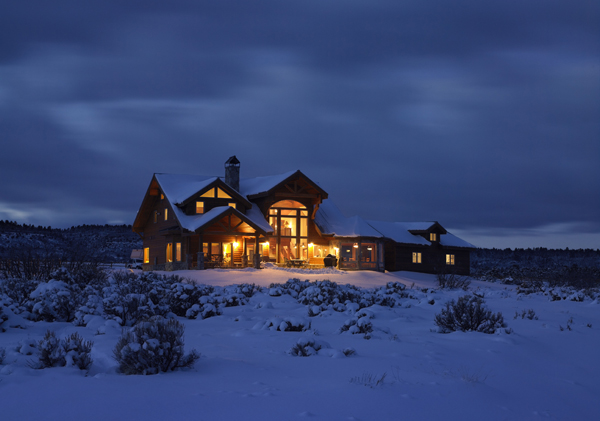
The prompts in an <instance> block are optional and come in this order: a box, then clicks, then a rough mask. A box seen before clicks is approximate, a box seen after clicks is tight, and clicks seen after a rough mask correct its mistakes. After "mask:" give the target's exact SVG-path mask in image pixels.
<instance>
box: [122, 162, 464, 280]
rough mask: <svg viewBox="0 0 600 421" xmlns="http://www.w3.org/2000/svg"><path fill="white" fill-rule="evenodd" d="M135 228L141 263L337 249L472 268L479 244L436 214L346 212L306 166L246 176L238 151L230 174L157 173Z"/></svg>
mask: <svg viewBox="0 0 600 421" xmlns="http://www.w3.org/2000/svg"><path fill="white" fill-rule="evenodd" d="M133 230H134V231H135V232H137V233H138V234H139V235H140V236H141V237H142V239H143V243H144V248H143V250H144V251H143V259H144V263H143V267H144V270H180V269H192V268H196V269H206V268H211V267H245V266H255V267H259V265H260V262H261V261H262V262H272V263H275V264H278V265H296V264H301V265H306V264H308V265H311V266H312V267H320V266H323V264H324V258H325V257H326V256H328V255H335V256H336V257H337V262H338V267H339V268H340V269H344V270H378V271H383V270H391V271H394V270H409V271H417V272H428V273H436V272H439V271H452V272H454V273H458V274H468V273H469V266H470V260H469V252H470V250H471V249H472V248H473V246H472V245H471V244H469V243H467V242H465V241H463V240H461V239H459V238H457V237H455V236H453V235H452V234H450V233H448V232H447V231H446V230H445V229H444V228H443V227H442V226H441V225H440V224H439V223H437V222H423V223H400V222H381V221H366V220H364V219H362V218H360V217H358V216H354V217H351V218H347V217H345V216H344V215H343V214H342V212H341V211H340V210H339V209H338V208H337V206H335V204H334V203H333V202H332V201H331V200H330V199H329V195H328V194H327V192H326V191H324V190H323V189H322V188H321V187H320V186H319V185H318V184H317V183H315V182H313V181H312V180H311V179H310V178H308V177H307V176H306V175H305V174H303V173H302V172H301V171H292V172H288V173H285V174H280V175H275V176H268V177H255V178H245V179H244V178H240V162H239V160H238V159H237V158H236V157H235V156H232V157H231V158H229V159H228V160H227V162H226V163H225V177H208V176H194V175H175V174H154V175H153V177H152V180H151V181H150V185H149V187H148V189H147V191H146V194H145V196H144V199H143V201H142V204H141V206H140V209H139V211H138V213H137V216H136V218H135V221H134V223H133Z"/></svg>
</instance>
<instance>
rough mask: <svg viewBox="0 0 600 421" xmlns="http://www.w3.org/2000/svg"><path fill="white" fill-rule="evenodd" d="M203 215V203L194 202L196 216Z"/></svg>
mask: <svg viewBox="0 0 600 421" xmlns="http://www.w3.org/2000/svg"><path fill="white" fill-rule="evenodd" d="M203 213H204V202H196V214H198V215H200V214H203Z"/></svg>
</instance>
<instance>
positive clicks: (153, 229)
mask: <svg viewBox="0 0 600 421" xmlns="http://www.w3.org/2000/svg"><path fill="white" fill-rule="evenodd" d="M165 208H166V209H168V211H167V212H168V219H167V220H166V221H165V219H164V212H165ZM155 211H156V212H157V222H156V223H155V222H154V212H155ZM171 227H177V222H176V220H175V217H174V215H173V209H171V206H170V205H169V202H168V201H167V200H166V199H162V200H161V199H160V196H157V197H156V200H155V202H154V203H153V205H152V212H151V213H150V217H149V218H148V221H146V225H145V227H144V240H143V243H144V248H146V247H149V248H150V263H149V264H150V265H155V264H158V265H164V264H165V263H167V259H166V257H167V243H168V242H171V241H173V237H171V238H170V239H167V237H166V236H165V235H164V234H161V233H160V231H161V230H166V229H168V228H171ZM182 243H183V241H182ZM182 248H183V244H182ZM182 254H183V250H182ZM146 265H148V264H146Z"/></svg>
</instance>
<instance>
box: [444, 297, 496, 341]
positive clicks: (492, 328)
mask: <svg viewBox="0 0 600 421" xmlns="http://www.w3.org/2000/svg"><path fill="white" fill-rule="evenodd" d="M483 303H484V301H483V300H482V299H481V298H479V297H476V296H471V295H464V296H462V297H460V298H459V299H458V301H456V302H455V301H454V300H451V301H450V302H447V303H446V307H445V308H444V309H442V312H441V313H439V314H436V315H435V319H434V321H435V324H436V325H437V326H438V327H439V331H440V332H441V333H449V332H454V331H457V330H460V331H463V332H470V331H474V332H482V333H488V334H491V333H494V332H496V329H498V328H501V327H505V326H506V324H505V323H504V318H503V317H502V313H496V314H493V313H492V312H491V311H490V310H487V309H486V308H485V307H484V306H483Z"/></svg>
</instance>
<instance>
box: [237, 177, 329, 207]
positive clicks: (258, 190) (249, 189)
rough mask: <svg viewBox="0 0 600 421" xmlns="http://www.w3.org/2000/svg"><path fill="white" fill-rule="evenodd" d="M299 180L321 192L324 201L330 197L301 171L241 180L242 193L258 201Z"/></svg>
mask: <svg viewBox="0 0 600 421" xmlns="http://www.w3.org/2000/svg"><path fill="white" fill-rule="evenodd" d="M297 178H302V179H304V180H305V181H306V182H307V183H308V184H310V186H311V187H312V188H314V189H315V190H317V191H318V192H319V194H320V195H321V197H322V198H323V199H326V198H327V197H328V194H327V192H326V191H325V190H323V189H322V188H321V186H319V185H318V184H317V183H315V182H314V181H312V180H311V179H310V178H308V177H307V176H306V175H304V174H303V173H302V171H300V170H298V171H290V172H286V173H284V174H279V175H273V176H268V177H255V178H245V179H240V193H242V194H243V195H246V197H248V199H249V200H252V199H256V198H259V197H263V196H267V195H269V194H271V193H272V192H273V191H275V190H277V189H279V188H281V187H283V186H284V185H285V184H287V183H288V182H290V181H292V180H294V179H297Z"/></svg>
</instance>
